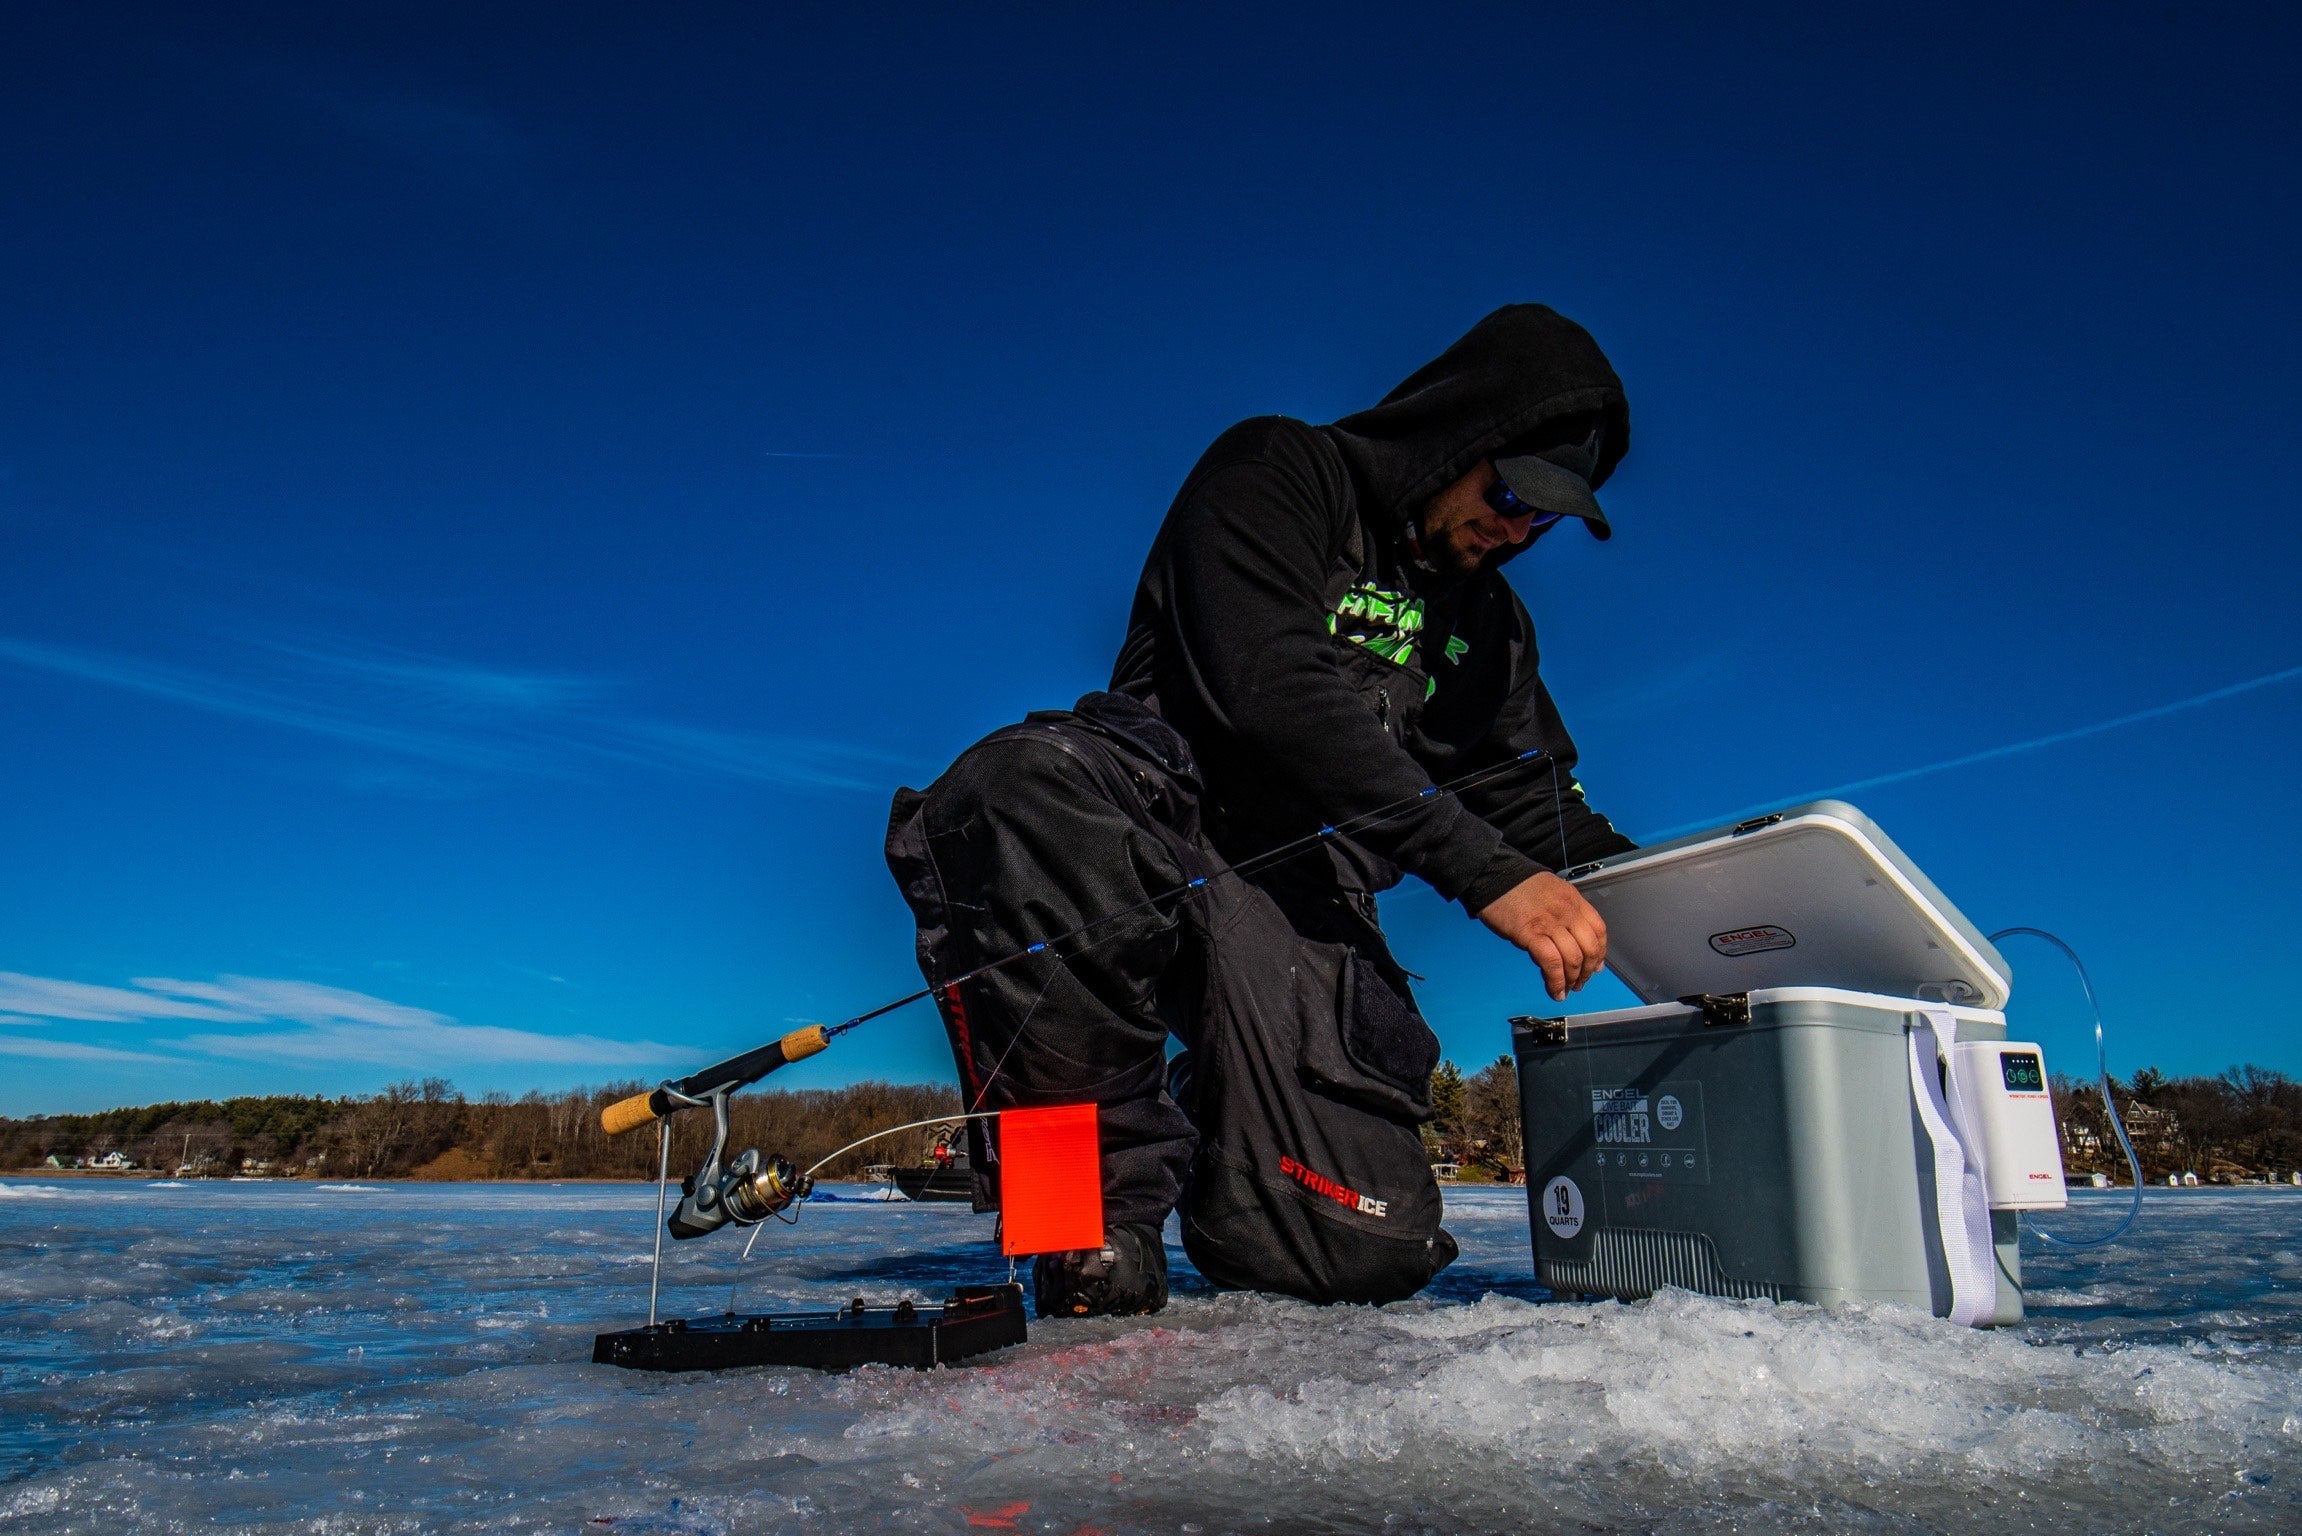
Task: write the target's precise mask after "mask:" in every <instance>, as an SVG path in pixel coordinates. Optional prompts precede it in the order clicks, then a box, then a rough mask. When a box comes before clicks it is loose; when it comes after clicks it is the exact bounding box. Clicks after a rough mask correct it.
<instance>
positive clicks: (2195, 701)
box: [1642, 667, 2302, 843]
mask: <svg viewBox="0 0 2302 1536" xmlns="http://www.w3.org/2000/svg"><path fill="white" fill-rule="evenodd" d="M2297 679H2302V667H2283V668H2281V669H2279V670H2278V671H2276V672H2265V673H2263V674H2262V675H2261V676H2259V677H2250V678H2247V679H2246V680H2245V681H2243V682H2237V683H2230V684H2227V685H2225V686H2223V687H2220V688H2209V689H2207V690H2206V691H2205V692H2204V693H2194V694H2192V695H2190V696H2189V697H2188V698H2184V699H2176V700H2174V701H2173V702H2172V703H2168V704H2154V705H2152V706H2151V707H2150V708H2148V709H2138V710H2135V711H2133V712H2132V713H2130V714H2124V715H2116V716H2113V717H2112V718H2110V719H2108V720H2097V721H2095V722H2094V723H2093V724H2092V725H2078V726H2072V727H2071V728H2070V729H2069V730H2065V731H2051V732H2049V733H2047V734H2046V735H2044V736H2033V737H2031V738H2029V739H2028V740H2026V741H2012V742H2008V743H2007V744H2006V745H2004V746H1998V747H1985V748H1984V749H1982V750H1981V751H1979V752H1967V753H1963V754H1961V755H1960V756H1957V757H1946V758H1943V759H1942V760H1940V761H1939V762H1932V763H1921V764H1919V765H1918V766H1917V767H1915V768H1897V769H1895V770H1894V771H1893V772H1892V773H1875V774H1872V775H1871V776H1870V777H1869V778H1867V779H1852V780H1849V781H1848V782H1846V783H1844V784H1833V785H1831V786H1830V787H1829V788H1827V789H1808V790H1802V791H1800V792H1799V793H1797V794H1795V795H1785V796H1783V797H1782V798H1781V799H1778V800H1766V801H1761V802H1760V803H1758V804H1756V805H1746V806H1744V807H1743V808H1742V809H1740V810H1736V811H1726V812H1722V813H1721V814H1719V815H1717V816H1711V817H1706V818H1705V819H1703V820H1701V821H1690V822H1686V823H1684V824H1682V825H1680V826H1676V827H1664V828H1663V829H1662V830H1661V831H1659V832H1649V833H1647V834H1645V836H1644V838H1643V839H1642V841H1645V842H1650V843H1651V842H1660V841H1661V840H1663V839H1664V838H1671V837H1682V836H1684V835H1685V834H1687V833H1689V832H1700V831H1702V830H1703V829H1705V828H1706V827H1715V826H1720V825H1723V824H1724V823H1726V822H1730V821H1737V820H1740V819H1741V818H1742V817H1745V816H1757V815H1760V814H1763V813H1764V812H1767V811H1776V810H1781V809H1782V808H1783V807H1784V806H1789V805H1803V804H1805V803H1806V802H1807V801H1809V800H1825V799H1833V798H1836V797H1837V796H1839V795H1852V794H1859V793H1861V792H1862V791H1863V790H1866V789H1880V788H1883V787H1884V786H1886V785H1888V784H1902V783H1906V782H1908V781H1909V780H1911V779H1923V778H1927V777H1929V776H1931V775H1933V774H1937V773H1948V772H1950V770H1952V769H1953V768H1971V767H1973V766H1975V765H1976V764H1978V763H1990V762H1996V761H1997V760H1998V759H2000V758H2004V757H2020V756H2023V755H2024V754H2025V753H2030V752H2038V751H2042V750H2044V749H2045V748H2047V747H2058V746H2061V745H2062V744H2063V743H2064V742H2070V741H2081V740H2084V739H2085V738H2086V737H2089V736H2099V735H2101V734H2102V733H2103V732H2105V731H2117V730H2124V729H2125V728H2126V727H2127V726H2130V725H2141V724H2143V723H2145V722H2147V721H2151V720H2163V719H2165V718H2166V717H2167V716H2168V715H2176V714H2181V713H2182V712H2184V711H2185V710H2192V709H2204V708H2205V707H2206V706H2207V705H2209V704H2219V703H2221V702H2222V701H2223V700H2225V699H2234V698H2237V697H2238V696H2240V695H2241V694H2248V693H2255V692H2258V691H2259V690H2261V689H2264V688H2274V687H2276V686H2277V685H2278V684H2280V683H2290V682H2294V681H2295V680H2297Z"/></svg>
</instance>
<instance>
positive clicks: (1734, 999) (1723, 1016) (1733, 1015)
mask: <svg viewBox="0 0 2302 1536" xmlns="http://www.w3.org/2000/svg"><path fill="white" fill-rule="evenodd" d="M1679 1001H1680V1002H1682V1003H1684V1004H1686V1006H1688V1007H1689V1008H1700V1009H1701V1010H1702V1015H1703V1027H1704V1028H1705V1029H1727V1028H1731V1027H1733V1026H1737V1025H1742V1024H1748V1023H1749V1022H1750V994H1749V993H1748V992H1723V993H1722V992H1694V993H1690V994H1688V995H1687V996H1685V997H1682V998H1680V999H1679Z"/></svg>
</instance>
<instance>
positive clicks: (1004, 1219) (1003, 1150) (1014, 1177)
mask: <svg viewBox="0 0 2302 1536" xmlns="http://www.w3.org/2000/svg"><path fill="white" fill-rule="evenodd" d="M999 1206H1000V1232H999V1248H1000V1251H1001V1252H1002V1253H1007V1254H1025V1253H1066V1252H1069V1251H1070V1250H1072V1249H1074V1248H1100V1247H1102V1246H1103V1158H1102V1153H1101V1150H1100V1148H1099V1146H1098V1144H1097V1141H1096V1132H1095V1106H1094V1105H1092V1104H1059V1105H1056V1106H1055V1107H1053V1108H1051V1109H1009V1110H1002V1111H1001V1112H1000V1115H999Z"/></svg>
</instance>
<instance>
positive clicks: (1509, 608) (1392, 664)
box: [1111, 304, 1634, 912]
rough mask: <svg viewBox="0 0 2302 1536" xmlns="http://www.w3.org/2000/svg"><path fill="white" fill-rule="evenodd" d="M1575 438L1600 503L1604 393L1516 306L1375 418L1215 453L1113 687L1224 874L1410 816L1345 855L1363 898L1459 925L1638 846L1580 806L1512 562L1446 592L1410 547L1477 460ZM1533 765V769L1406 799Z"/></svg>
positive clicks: (1611, 389) (1185, 508)
mask: <svg viewBox="0 0 2302 1536" xmlns="http://www.w3.org/2000/svg"><path fill="white" fill-rule="evenodd" d="M1593 425H1597V426H1599V427H1600V428H1601V429H1602V436H1601V440H1600V441H1601V447H1600V454H1599V460H1598V465H1597V467H1596V469H1595V470H1594V471H1593V473H1592V476H1591V483H1592V485H1593V486H1594V487H1596V486H1597V485H1598V484H1600V483H1601V482H1603V481H1604V480H1605V479H1606V478H1607V476H1608V475H1609V474H1610V473H1612V471H1613V469H1614V467H1615V465H1616V464H1617V463H1619V462H1620V461H1621V459H1622V456H1623V453H1624V451H1625V450H1626V449H1628V448H1629V446H1630V411H1629V406H1628V404H1627V403H1626V401H1625V399H1624V397H1623V389H1622V381H1621V380H1619V379H1618V378H1616V376H1615V371H1614V369H1613V368H1612V367H1611V366H1609V364H1608V362H1607V360H1606V357H1605V355H1604V354H1603V353H1601V352H1600V351H1599V348H1598V344H1597V343H1596V342H1594V341H1593V340H1592V339H1591V337H1590V335H1589V333H1588V332H1586V331H1585V330H1583V328H1582V327H1581V326H1579V325H1576V324H1575V323H1574V322H1573V321H1571V320H1568V319H1566V318H1564V317H1563V316H1561V315H1559V314H1557V313H1556V312H1555V311H1553V310H1551V309H1548V308H1546V307H1544V306H1542V305H1539V304H1514V305H1510V306H1508V307H1506V308H1503V309H1499V310H1496V311H1495V312H1494V313H1493V314H1491V315H1489V316H1487V317H1486V318H1485V319H1484V320H1481V321H1480V322H1479V323H1478V324H1477V325H1476V326H1474V327H1472V329H1471V331H1470V332H1469V334H1467V335H1465V336H1464V337H1463V338H1462V339H1461V340H1460V341H1458V342H1456V343H1455V344H1454V345H1453V346H1451V347H1449V348H1448V349H1447V350H1446V351H1445V352H1444V353H1443V354H1441V355H1440V356H1439V357H1438V358H1437V359H1436V360H1434V361H1433V362H1431V363H1430V364H1428V365H1427V366H1425V367H1424V368H1422V369H1420V370H1419V371H1417V372H1416V373H1415V374H1414V375H1413V376H1412V377H1410V378H1409V379H1407V381H1406V382H1405V383H1403V384H1401V385H1400V386H1399V387H1398V388H1397V389H1394V390H1392V391H1391V393H1390V394H1389V395H1387V396H1385V397H1384V399H1383V403H1382V404H1380V405H1378V406H1376V407H1375V408H1374V409H1372V410H1368V411H1361V412H1359V413H1358V414H1357V415H1353V416H1346V417H1344V418H1343V419H1342V420H1341V421H1338V422H1336V423H1334V424H1333V425H1331V426H1325V427H1315V426H1311V425H1309V424H1307V423H1305V422H1300V421H1296V420H1293V419H1291V418H1288V417H1284V416H1266V417H1259V418H1257V419H1255V420H1252V421H1244V422H1241V423H1240V424H1239V425H1237V426H1235V427H1233V428H1231V429H1230V430H1229V431H1227V432H1225V433H1224V434H1223V435H1222V436H1221V437H1219V438H1217V439H1216V440H1215V442H1214V444H1213V445H1212V446H1211V447H1209V448H1208V450H1207V452H1206V453H1205V454H1204V455H1203V456H1202V457H1201V458H1200V460H1199V463H1198V464H1197V466H1195V467H1194V468H1193V469H1192V471H1191V474H1190V477H1189V478H1188V479H1186V480H1185V481H1184V483H1183V488H1182V490H1181V491H1180V492H1179V493H1178V494H1177V495H1176V498H1175V503H1174V505H1173V506H1172V507H1171V508H1169V509H1168V513H1167V518H1166V521H1165V523H1163V524H1162V525H1161V527H1160V530H1159V535H1158V538H1157V539H1156V540H1155V541H1154V542H1153V544H1152V546H1151V554H1150V558H1149V559H1148V560H1147V561H1146V562H1145V565H1144V568H1143V578H1142V581H1141V583H1140V584H1139V585H1138V586H1137V588H1136V594H1135V604H1134V609H1133V611H1132V613H1131V614H1130V616H1129V620H1128V629H1127V639H1126V642H1125V644H1124V645H1123V646H1122V647H1121V648H1120V652H1119V659H1118V662H1117V664H1116V665H1115V667H1114V668H1113V672H1112V681H1111V687H1112V689H1113V691H1114V692H1118V693H1125V694H1129V695H1132V696H1133V697H1135V698H1138V699H1141V700H1143V701H1144V702H1146V703H1148V704H1150V705H1151V706H1152V707H1153V708H1155V709H1156V710H1158V712H1159V713H1160V714H1161V715H1162V716H1164V717H1165V718H1166V719H1167V721H1168V722H1169V723H1170V724H1172V725H1174V726H1175V727H1176V728H1177V729H1178V730H1179V731H1181V732H1182V734H1183V735H1184V736H1185V737H1186V738H1187V739H1188V740H1189V741H1190V743H1191V745H1192V747H1193V749H1194V751H1195V752H1196V753H1197V755H1198V757H1199V760H1200V768H1201V771H1202V773H1203V775H1204V777H1205V781H1206V788H1207V797H1206V809H1207V812H1208V831H1209V833H1210V835H1212V836H1213V837H1214V839H1215V841H1216V843H1217V846H1218V847H1219V848H1220V849H1221V850H1222V851H1223V853H1224V854H1225V855H1226V856H1227V857H1229V858H1231V859H1232V860H1234V861H1236V860H1238V859H1241V858H1245V857H1248V856H1250V855H1252V854H1253V853H1255V852H1257V851H1259V850H1260V849H1263V848H1268V847H1272V846H1276V845H1277V844H1279V843H1282V842H1286V841H1289V840H1292V839H1294V838H1296V837H1300V836H1302V835H1304V834H1306V833H1308V832H1311V831H1314V830H1316V829H1317V828H1318V827H1320V826H1322V825H1333V824H1337V823H1341V822H1343V821H1345V820H1348V819H1350V818H1353V817H1358V816H1363V815H1366V814H1368V813H1370V812H1374V811H1377V810H1380V809H1382V808H1384V807H1390V806H1395V805H1398V804H1399V803H1400V802H1415V803H1413V804H1411V805H1409V806H1407V807H1406V808H1404V809H1403V811H1402V813H1401V814H1398V815H1395V816H1390V817H1387V818H1386V819H1385V820H1383V821H1382V822H1381V823H1380V824H1379V825H1376V826H1371V827H1367V828H1363V829H1357V830H1354V831H1353V832H1352V834H1351V838H1352V842H1353V844H1354V845H1355V846H1354V849H1353V850H1352V851H1353V853H1355V854H1356V860H1355V862H1356V863H1357V864H1358V866H1359V874H1360V877H1361V878H1362V879H1363V880H1364V881H1365V882H1366V883H1367V884H1368V885H1369V886H1370V887H1371V888H1375V889H1381V888H1384V887H1387V886H1389V885H1392V884H1395V883H1396V882H1397V880H1398V878H1399V871H1400V870H1402V869H1403V870H1405V871H1406V872H1408V873H1411V874H1414V875H1417V876H1420V877H1421V878H1422V879H1424V880H1426V881H1428V882H1429V883H1430V884H1431V885H1432V886H1434V887H1435V888H1437V890H1438V891H1439V892H1440V894H1441V895H1443V896H1446V897H1447V898H1449V899H1450V900H1457V901H1460V902H1461V903H1462V904H1463V906H1464V908H1465V909H1466V910H1467V911H1471V912H1477V911H1479V910H1481V909H1482V908H1484V907H1485V906H1486V905H1487V904H1488V903H1489V902H1492V901H1493V900H1495V899H1496V898H1497V897H1499V896H1501V895H1502V894H1503V893H1504V892H1506V891H1508V890H1510V889H1511V888H1512V887H1513V886H1515V885H1517V884H1518V883H1519V882H1520V881H1522V880H1525V879H1526V878H1528V877H1529V876H1531V875H1533V874H1535V873H1537V872H1538V871H1540V870H1544V869H1549V870H1559V869H1564V868H1567V867H1569V866H1571V865H1574V864H1579V863H1582V862H1584V861H1586V860H1590V859H1595V858H1603V857H1605V856H1606V855H1608V854H1612V853H1620V852H1622V851H1624V850H1626V849H1628V848H1631V847H1633V846H1634V845H1633V844H1632V843H1631V841H1630V840H1629V839H1628V838H1626V837H1624V836H1623V835H1622V834H1621V833H1619V832H1617V831H1616V830H1615V829H1614V827H1613V826H1612V825H1610V824H1609V823H1608V821H1607V819H1606V818H1605V817H1603V816H1601V815H1600V814H1599V813H1598V812H1596V811H1594V810H1592V809H1591V808H1590V806H1589V805H1588V804H1586V803H1585V801H1584V799H1583V794H1582V788H1581V786H1580V785H1579V784H1577V783H1576V782H1575V779H1574V765H1575V745H1574V742H1573V740H1572V739H1571V738H1570V737H1569V736H1568V735H1567V731H1566V727H1565V725H1564V724H1563V723H1562V722H1561V721H1560V719H1559V712H1558V709H1557V707H1556V706H1555V705H1554V704H1553V703H1552V702H1551V695H1550V692H1549V690H1548V689H1546V688H1545V687H1544V686H1543V681H1542V678H1541V676H1540V675H1539V674H1538V673H1537V670H1536V664H1537V659H1538V658H1537V654H1536V649H1535V628H1534V622H1533V620H1532V619H1530V618H1529V617H1528V615H1527V610H1526V606H1525V605H1524V604H1523V603H1521V602H1520V601H1519V598H1518V594H1517V593H1515V592H1514V591H1512V590H1511V587H1510V584H1509V583H1508V582H1506V581H1505V580H1504V579H1503V576H1502V573H1501V572H1500V570H1499V569H1497V567H1499V566H1500V565H1501V564H1502V563H1503V561H1504V560H1507V559H1509V558H1510V557H1511V556H1512V555H1514V554H1516V553H1518V551H1519V550H1520V549H1523V548H1525V547H1526V545H1523V544H1522V545H1518V546H1510V547H1505V548H1503V549H1500V550H1497V551H1494V552H1493V553H1491V554H1490V555H1489V556H1488V560H1487V563H1486V564H1484V565H1483V566H1482V567H1481V568H1480V569H1479V570H1477V571H1476V572H1473V573H1471V574H1468V575H1464V574H1460V573H1455V572H1449V571H1441V570H1434V569H1432V568H1431V567H1429V566H1427V565H1424V564H1422V563H1420V562H1419V561H1418V560H1416V559H1415V557H1414V553H1413V545H1412V542H1411V539H1410V536H1409V528H1410V526H1411V524H1412V521H1413V519H1415V518H1416V517H1418V516H1419V515H1420V514H1421V512H1422V510H1423V508H1424V506H1425V505H1426V504H1427V503H1428V502H1429V501H1430V500H1431V498H1432V497H1434V496H1436V495H1437V494H1438V493H1439V492H1440V491H1442V490H1445V489H1446V488H1447V487H1448V486H1450V485H1452V484H1453V483H1454V482H1455V481H1456V480H1458V479H1460V478H1461V477H1462V476H1463V475H1464V474H1465V473H1467V472H1468V471H1469V470H1470V469H1471V467H1472V466H1473V465H1475V464H1477V463H1478V462H1479V461H1480V460H1482V459H1490V458H1496V457H1502V456H1507V454H1508V453H1512V452H1527V451H1530V450H1536V449H1540V448H1543V447H1549V446H1555V445H1557V444H1560V443H1566V442H1579V441H1581V440H1582V439H1583V437H1584V435H1585V434H1586V433H1587V432H1588V431H1589V429H1590V427H1591V426H1593ZM1575 522H1576V519H1572V518H1569V519H1566V520H1564V522H1563V523H1562V524H1561V525H1560V526H1568V525H1571V524H1573V523H1575ZM1532 542H1533V540H1531V539H1530V540H1528V543H1530V544H1531V543H1532ZM1530 749H1539V750H1541V751H1542V752H1543V753H1544V754H1545V756H1544V757H1541V758H1537V759H1534V760H1531V761H1530V762H1529V763H1528V764H1526V765H1524V766H1522V767H1519V768H1514V769H1511V770H1508V771H1506V772H1503V773H1500V774H1497V775H1496V776H1494V777H1493V778H1490V779H1488V780H1486V781H1484V782H1482V783H1480V784H1477V785H1474V786H1471V787H1468V788H1466V789H1465V790H1463V791H1462V792H1461V793H1460V794H1444V795H1433V796H1430V797H1428V798H1426V799H1422V800H1420V801H1419V802H1416V800H1415V797H1416V796H1417V795H1418V794H1419V793H1420V792H1421V791H1423V790H1425V789H1427V788H1429V787H1430V786H1431V785H1432V784H1433V783H1436V782H1444V781H1446V780H1449V779H1454V778H1457V777H1460V776H1461V775H1463V774H1465V773H1468V772H1471V771H1473V770H1476V769H1479V768H1483V767H1487V766H1490V765H1493V764H1497V763H1502V762H1506V761H1508V760H1509V759H1511V758H1513V757H1516V756H1517V755H1519V754H1520V753H1522V752H1526V751H1528V750H1530Z"/></svg>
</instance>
